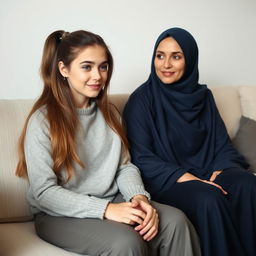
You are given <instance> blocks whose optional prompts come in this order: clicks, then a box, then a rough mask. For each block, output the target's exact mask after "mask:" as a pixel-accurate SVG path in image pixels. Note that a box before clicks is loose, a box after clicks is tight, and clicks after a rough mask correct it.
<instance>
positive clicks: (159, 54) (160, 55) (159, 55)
mask: <svg viewBox="0 0 256 256" xmlns="http://www.w3.org/2000/svg"><path fill="white" fill-rule="evenodd" d="M156 58H157V59H159V60H163V59H164V55H163V54H161V53H157V54H156Z"/></svg>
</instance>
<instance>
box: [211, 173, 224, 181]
mask: <svg viewBox="0 0 256 256" xmlns="http://www.w3.org/2000/svg"><path fill="white" fill-rule="evenodd" d="M221 172H222V170H217V171H214V172H213V173H212V176H211V178H210V181H215V179H216V177H217V176H218V175H219V174H221Z"/></svg>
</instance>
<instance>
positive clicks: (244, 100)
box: [238, 86, 256, 120]
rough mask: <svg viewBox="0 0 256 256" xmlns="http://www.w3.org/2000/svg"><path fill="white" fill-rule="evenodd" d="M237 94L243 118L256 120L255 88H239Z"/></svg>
mask: <svg viewBox="0 0 256 256" xmlns="http://www.w3.org/2000/svg"><path fill="white" fill-rule="evenodd" d="M238 93H239V96H240V100H241V107H242V113H243V116H246V117H248V118H250V119H253V120H256V86H255V87H253V86H240V87H239V88H238Z"/></svg>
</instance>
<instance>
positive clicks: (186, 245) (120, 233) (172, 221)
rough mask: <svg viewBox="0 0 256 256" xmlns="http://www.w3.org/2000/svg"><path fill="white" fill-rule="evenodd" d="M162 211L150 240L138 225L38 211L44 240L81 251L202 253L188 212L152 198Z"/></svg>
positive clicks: (130, 255)
mask: <svg viewBox="0 0 256 256" xmlns="http://www.w3.org/2000/svg"><path fill="white" fill-rule="evenodd" d="M152 205H153V206H154V207H155V208H156V209H157V211H158V214H159V219H160V222H159V232H158V234H157V235H156V237H155V238H153V239H152V240H151V241H149V242H146V241H144V240H143V239H142V237H141V236H140V235H139V234H138V232H136V231H135V230H134V227H132V226H129V225H126V224H122V223H118V222H115V221H110V220H100V219H79V218H69V217H53V216H49V215H47V214H45V213H39V214H37V215H35V228H36V232H37V234H38V235H39V237H41V238H42V239H43V240H45V241H47V242H49V243H51V244H54V245H56V246H58V247H61V248H63V249H66V250H68V251H72V252H75V253H79V254H89V255H91V256H94V255H102V256H107V255H111V256H119V255H120V256H121V255H122V256H146V255H152V256H157V255H159V256H160V255H161V256H192V255H194V256H199V255H201V253H200V246H199V241H198V236H197V234H196V232H195V229H194V227H193V226H192V224H191V223H190V222H189V220H188V219H187V218H186V216H185V215H184V214H183V212H181V211H180V210H178V209H177V208H173V207H170V206H167V205H163V204H159V203H156V202H152Z"/></svg>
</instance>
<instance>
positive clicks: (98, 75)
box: [92, 68, 101, 81]
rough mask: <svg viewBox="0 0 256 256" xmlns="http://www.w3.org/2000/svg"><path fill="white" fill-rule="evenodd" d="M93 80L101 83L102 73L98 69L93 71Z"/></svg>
mask: <svg viewBox="0 0 256 256" xmlns="http://www.w3.org/2000/svg"><path fill="white" fill-rule="evenodd" d="M92 79H93V80H95V81H99V80H100V79H101V73H100V71H99V70H98V68H94V69H93V71H92Z"/></svg>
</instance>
